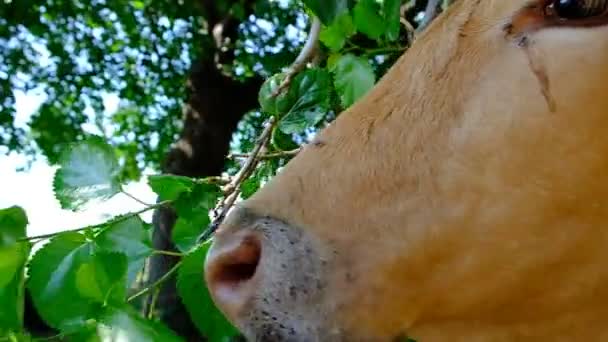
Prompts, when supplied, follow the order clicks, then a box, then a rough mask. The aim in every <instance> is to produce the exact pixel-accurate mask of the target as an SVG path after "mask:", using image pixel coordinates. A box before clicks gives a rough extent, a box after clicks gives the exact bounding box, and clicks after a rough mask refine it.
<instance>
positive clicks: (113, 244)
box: [95, 216, 153, 284]
mask: <svg viewBox="0 0 608 342" xmlns="http://www.w3.org/2000/svg"><path fill="white" fill-rule="evenodd" d="M95 244H96V245H97V247H99V248H100V249H101V250H103V251H107V252H114V253H123V254H124V255H126V256H127V265H128V267H127V268H128V271H127V274H128V276H127V279H128V280H127V281H128V284H132V283H133V281H134V280H135V277H136V276H137V273H138V272H139V271H141V269H142V267H143V266H144V262H145V260H146V258H147V257H148V256H150V255H151V254H152V251H153V248H152V242H151V241H150V235H149V233H148V231H147V230H146V228H145V225H144V222H143V221H142V220H141V218H139V216H135V217H131V218H129V219H126V220H123V221H118V222H116V223H110V225H109V226H108V227H107V228H105V229H104V230H103V231H102V232H101V233H99V235H97V236H96V237H95Z"/></svg>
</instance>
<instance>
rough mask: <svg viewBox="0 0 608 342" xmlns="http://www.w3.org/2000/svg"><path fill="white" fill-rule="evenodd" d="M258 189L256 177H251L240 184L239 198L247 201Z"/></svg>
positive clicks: (258, 181)
mask: <svg viewBox="0 0 608 342" xmlns="http://www.w3.org/2000/svg"><path fill="white" fill-rule="evenodd" d="M259 188H260V179H259V178H258V177H256V175H255V174H254V175H252V176H251V177H249V178H247V179H246V180H245V181H243V183H241V196H242V197H243V199H248V198H249V197H251V196H252V195H253V194H255V193H256V191H258V189H259Z"/></svg>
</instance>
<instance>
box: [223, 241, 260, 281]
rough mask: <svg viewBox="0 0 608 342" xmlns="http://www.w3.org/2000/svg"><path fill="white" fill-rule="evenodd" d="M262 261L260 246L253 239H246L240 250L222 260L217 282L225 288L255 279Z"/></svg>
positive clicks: (230, 253)
mask: <svg viewBox="0 0 608 342" xmlns="http://www.w3.org/2000/svg"><path fill="white" fill-rule="evenodd" d="M259 261H260V246H259V243H258V242H257V241H254V240H253V239H245V240H244V241H242V242H241V244H240V245H239V246H238V248H237V249H236V250H234V251H228V253H227V254H226V255H224V256H222V257H221V258H220V260H219V261H218V262H219V263H220V264H219V265H218V266H217V267H218V269H217V270H216V274H215V279H214V280H215V281H216V282H217V283H219V284H216V285H223V286H237V285H239V283H241V282H245V281H247V280H249V279H251V278H252V277H253V275H254V274H255V270H256V269H257V267H258V262H259Z"/></svg>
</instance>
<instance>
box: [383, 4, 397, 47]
mask: <svg viewBox="0 0 608 342" xmlns="http://www.w3.org/2000/svg"><path fill="white" fill-rule="evenodd" d="M400 7H401V0H384V3H383V4H382V12H383V16H384V21H385V23H386V30H385V34H386V38H388V40H389V41H395V40H397V39H399V31H400V29H401V22H400V20H401V13H400V12H399V11H400Z"/></svg>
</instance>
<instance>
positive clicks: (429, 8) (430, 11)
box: [416, 0, 441, 33]
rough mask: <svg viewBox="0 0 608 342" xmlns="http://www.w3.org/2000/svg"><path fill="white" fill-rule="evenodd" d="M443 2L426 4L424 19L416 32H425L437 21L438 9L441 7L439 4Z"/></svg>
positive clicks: (433, 1)
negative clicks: (434, 20)
mask: <svg viewBox="0 0 608 342" xmlns="http://www.w3.org/2000/svg"><path fill="white" fill-rule="evenodd" d="M440 1H441V0H429V2H428V3H427V4H426V9H425V10H424V19H422V23H420V26H418V29H417V30H416V32H417V33H420V32H422V31H424V29H426V28H427V26H429V24H430V23H431V22H432V21H433V19H435V17H436V16H437V14H438V11H437V8H438V7H439V2H440Z"/></svg>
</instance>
